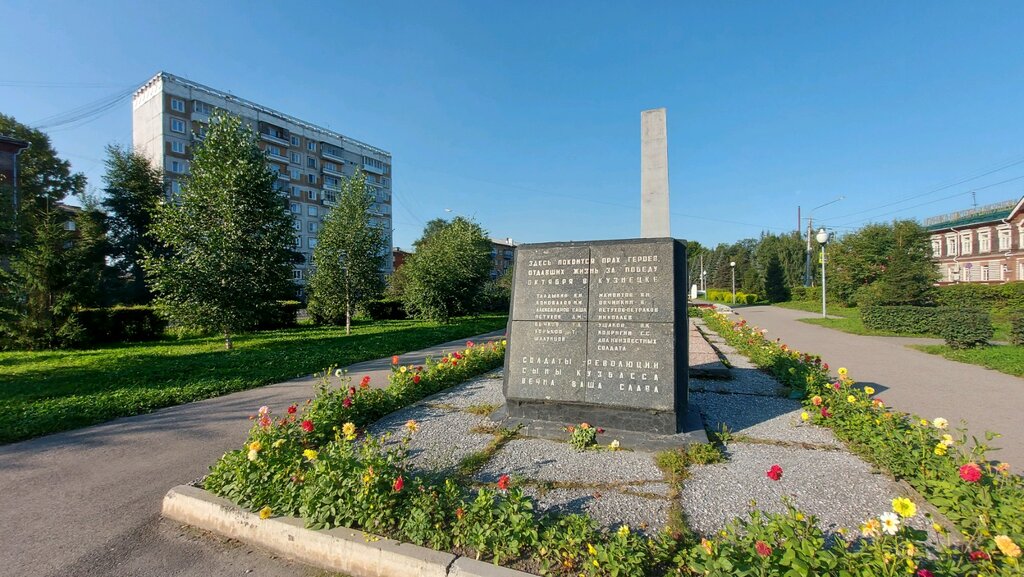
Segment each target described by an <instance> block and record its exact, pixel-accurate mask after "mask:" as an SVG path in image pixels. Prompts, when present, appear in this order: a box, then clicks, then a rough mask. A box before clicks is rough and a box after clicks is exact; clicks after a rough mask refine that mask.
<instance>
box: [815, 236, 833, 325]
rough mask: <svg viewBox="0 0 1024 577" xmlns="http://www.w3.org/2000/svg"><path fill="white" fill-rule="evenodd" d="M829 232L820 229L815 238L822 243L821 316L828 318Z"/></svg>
mask: <svg viewBox="0 0 1024 577" xmlns="http://www.w3.org/2000/svg"><path fill="white" fill-rule="evenodd" d="M829 236H830V235H829V233H828V232H826V231H825V229H824V228H822V229H819V230H818V234H817V235H815V237H814V239H815V240H817V241H818V244H820V245H821V316H822V318H827V317H828V315H826V314H825V310H826V309H825V245H827V244H828V241H829Z"/></svg>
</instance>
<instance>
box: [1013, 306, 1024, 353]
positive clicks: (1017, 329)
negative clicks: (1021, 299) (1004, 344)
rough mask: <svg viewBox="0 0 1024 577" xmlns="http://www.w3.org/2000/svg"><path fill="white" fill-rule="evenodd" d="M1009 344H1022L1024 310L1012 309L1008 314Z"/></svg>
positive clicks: (1023, 337) (1023, 343)
mask: <svg viewBox="0 0 1024 577" xmlns="http://www.w3.org/2000/svg"><path fill="white" fill-rule="evenodd" d="M1010 344H1011V345H1016V346H1018V347H1019V346H1024V311H1014V312H1013V314H1011V315H1010Z"/></svg>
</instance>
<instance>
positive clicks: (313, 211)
mask: <svg viewBox="0 0 1024 577" xmlns="http://www.w3.org/2000/svg"><path fill="white" fill-rule="evenodd" d="M306 214H308V215H309V216H317V215H319V214H320V211H319V210H317V208H316V207H315V206H313V205H310V206H307V207H306ZM310 248H312V247H310Z"/></svg>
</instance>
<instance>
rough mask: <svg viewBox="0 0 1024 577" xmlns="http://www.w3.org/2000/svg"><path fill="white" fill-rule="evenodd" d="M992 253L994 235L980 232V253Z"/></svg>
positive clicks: (985, 231)
mask: <svg viewBox="0 0 1024 577" xmlns="http://www.w3.org/2000/svg"><path fill="white" fill-rule="evenodd" d="M991 251H992V233H991V231H988V230H983V231H979V232H978V252H991Z"/></svg>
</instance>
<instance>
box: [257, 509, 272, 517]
mask: <svg viewBox="0 0 1024 577" xmlns="http://www.w3.org/2000/svg"><path fill="white" fill-rule="evenodd" d="M273 514H274V512H273V511H271V510H270V507H264V508H262V509H260V519H269V518H270V516H271V515H273Z"/></svg>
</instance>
